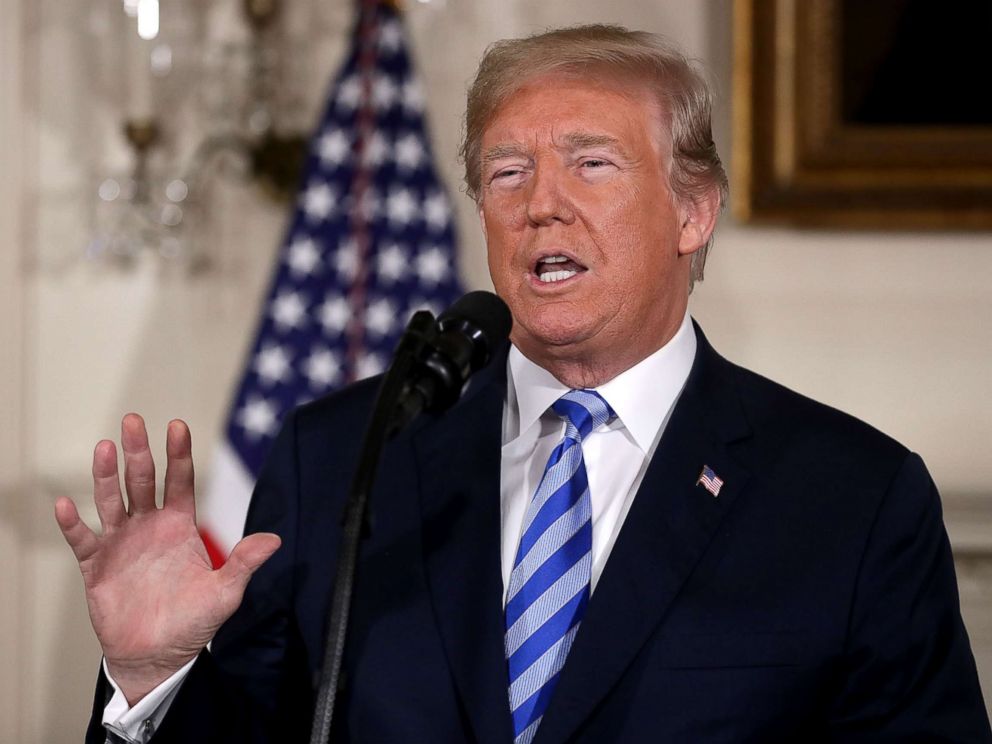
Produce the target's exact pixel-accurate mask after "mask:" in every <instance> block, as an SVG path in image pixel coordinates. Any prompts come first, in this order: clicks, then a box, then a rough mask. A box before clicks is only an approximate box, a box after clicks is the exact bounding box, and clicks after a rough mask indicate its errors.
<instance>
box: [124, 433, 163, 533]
mask: <svg viewBox="0 0 992 744" xmlns="http://www.w3.org/2000/svg"><path fill="white" fill-rule="evenodd" d="M121 444H123V445H124V488H125V489H127V502H128V512H129V513H130V514H138V513H141V512H148V511H151V510H152V509H154V508H155V461H154V460H153V459H152V452H151V450H150V449H149V448H148V432H146V431H145V421H144V419H142V418H141V416H139V415H138V414H136V413H129V414H128V415H127V416H125V417H124V420H123V421H121Z"/></svg>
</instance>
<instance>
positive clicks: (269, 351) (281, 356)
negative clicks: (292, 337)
mask: <svg viewBox="0 0 992 744" xmlns="http://www.w3.org/2000/svg"><path fill="white" fill-rule="evenodd" d="M291 361H292V360H291V359H290V356H289V354H287V353H286V349H285V347H282V346H280V345H279V344H269V345H267V346H265V347H264V348H262V349H261V350H260V351H259V352H258V354H256V355H255V363H254V367H255V372H256V374H258V377H259V379H260V380H261V381H262V383H263V384H265V385H267V386H269V387H271V386H272V385H275V384H276V383H279V382H286V380H288V379H289V376H290V371H291V368H290V362H291Z"/></svg>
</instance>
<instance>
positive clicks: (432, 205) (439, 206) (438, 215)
mask: <svg viewBox="0 0 992 744" xmlns="http://www.w3.org/2000/svg"><path fill="white" fill-rule="evenodd" d="M424 219H425V220H426V221H427V225H428V227H430V228H431V229H432V230H433V231H434V232H441V231H442V230H444V228H446V227H447V226H448V221H449V220H450V219H451V206H450V205H449V204H448V198H447V197H446V196H445V195H444V193H442V192H440V191H435V192H434V193H433V194H431V195H430V196H428V197H427V198H426V199H424Z"/></svg>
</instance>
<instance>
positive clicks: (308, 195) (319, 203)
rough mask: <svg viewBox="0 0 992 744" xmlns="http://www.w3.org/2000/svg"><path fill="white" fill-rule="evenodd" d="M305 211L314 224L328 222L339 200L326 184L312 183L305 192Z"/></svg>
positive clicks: (303, 199) (303, 197)
mask: <svg viewBox="0 0 992 744" xmlns="http://www.w3.org/2000/svg"><path fill="white" fill-rule="evenodd" d="M301 198H302V201H303V211H304V212H306V215H307V219H308V220H311V221H313V222H319V221H321V220H326V219H327V218H328V217H330V216H331V212H333V211H334V205H335V204H336V202H337V199H336V198H335V195H334V190H333V189H331V187H330V186H329V185H328V184H327V183H324V182H321V181H312V182H311V183H310V184H309V185H308V186H307V188H306V191H304V192H303V196H302V197H301Z"/></svg>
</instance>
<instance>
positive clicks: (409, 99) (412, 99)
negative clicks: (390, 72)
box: [401, 78, 424, 114]
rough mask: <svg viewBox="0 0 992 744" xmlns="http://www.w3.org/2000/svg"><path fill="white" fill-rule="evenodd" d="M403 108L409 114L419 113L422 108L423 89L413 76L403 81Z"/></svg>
mask: <svg viewBox="0 0 992 744" xmlns="http://www.w3.org/2000/svg"><path fill="white" fill-rule="evenodd" d="M401 95H402V98H403V108H405V109H406V110H407V113H410V114H419V113H420V112H421V111H423V110H424V89H423V88H421V87H420V83H418V82H417V81H416V80H414V79H413V78H409V79H407V80H405V81H404V82H403V93H402V94H401Z"/></svg>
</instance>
